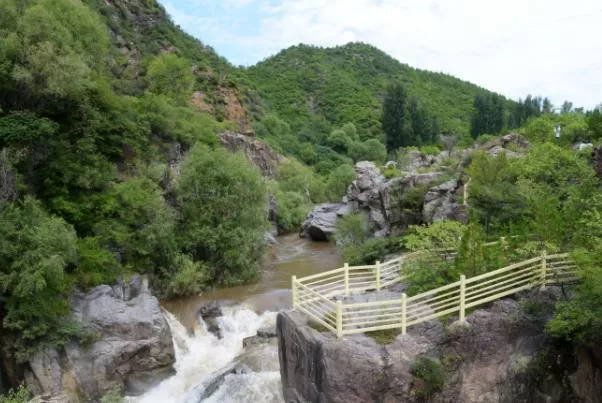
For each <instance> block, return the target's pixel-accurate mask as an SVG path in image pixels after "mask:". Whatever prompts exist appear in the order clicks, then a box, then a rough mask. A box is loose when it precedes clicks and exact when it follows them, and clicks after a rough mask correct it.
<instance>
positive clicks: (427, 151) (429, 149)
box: [420, 145, 441, 155]
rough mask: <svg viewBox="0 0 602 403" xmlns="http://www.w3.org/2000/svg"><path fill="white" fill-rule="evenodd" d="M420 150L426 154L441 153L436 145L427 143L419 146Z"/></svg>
mask: <svg viewBox="0 0 602 403" xmlns="http://www.w3.org/2000/svg"><path fill="white" fill-rule="evenodd" d="M420 152H421V153H422V154H426V155H439V154H440V153H441V150H440V149H439V147H437V146H434V145H428V146H422V147H420Z"/></svg>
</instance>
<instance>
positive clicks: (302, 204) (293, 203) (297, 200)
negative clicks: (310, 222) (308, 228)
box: [275, 190, 312, 233]
mask: <svg viewBox="0 0 602 403" xmlns="http://www.w3.org/2000/svg"><path fill="white" fill-rule="evenodd" d="M275 197H276V204H277V206H278V222H277V225H278V231H279V232H283V233H287V232H293V231H297V230H298V229H299V227H300V226H301V223H303V220H305V217H307V214H308V213H309V211H310V210H311V207H312V204H311V203H310V202H309V201H308V200H307V197H306V196H304V195H302V194H301V193H299V192H283V191H281V190H277V191H276V194H275Z"/></svg>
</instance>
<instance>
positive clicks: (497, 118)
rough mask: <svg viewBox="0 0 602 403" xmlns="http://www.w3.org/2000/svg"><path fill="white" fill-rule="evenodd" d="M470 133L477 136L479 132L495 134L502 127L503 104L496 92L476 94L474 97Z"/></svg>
mask: <svg viewBox="0 0 602 403" xmlns="http://www.w3.org/2000/svg"><path fill="white" fill-rule="evenodd" d="M473 105H474V110H473V114H472V118H471V125H470V134H471V135H472V137H473V138H477V137H478V136H480V135H481V134H497V133H499V132H500V131H501V130H502V128H503V127H504V105H503V99H502V97H501V96H499V95H496V94H491V95H489V96H487V95H477V96H476V97H475V99H474V104H473Z"/></svg>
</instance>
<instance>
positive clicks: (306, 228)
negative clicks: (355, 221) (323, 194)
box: [299, 203, 349, 241]
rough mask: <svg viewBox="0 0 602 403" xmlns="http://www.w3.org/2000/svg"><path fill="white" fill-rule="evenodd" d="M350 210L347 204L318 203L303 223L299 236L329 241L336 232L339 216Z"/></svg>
mask: <svg viewBox="0 0 602 403" xmlns="http://www.w3.org/2000/svg"><path fill="white" fill-rule="evenodd" d="M348 212H349V209H348V206H347V205H346V204H342V203H325V204H318V205H317V206H316V207H315V208H314V209H313V210H312V211H311V212H310V213H309V215H308V216H307V218H306V219H305V221H304V222H303V224H302V225H301V231H300V233H299V236H301V237H302V238H308V239H311V240H313V241H327V240H329V239H330V238H331V237H332V235H334V233H335V230H336V222H337V218H338V217H341V216H343V215H345V214H347V213H348Z"/></svg>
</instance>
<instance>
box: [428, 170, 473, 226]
mask: <svg viewBox="0 0 602 403" xmlns="http://www.w3.org/2000/svg"><path fill="white" fill-rule="evenodd" d="M461 191H463V186H462V184H461V182H459V181H458V180H456V179H451V180H449V181H447V182H444V183H442V184H440V185H438V186H433V187H432V188H429V190H428V191H427V192H426V194H425V195H424V205H423V207H422V220H423V221H424V222H425V223H429V224H430V223H433V222H435V221H440V220H455V221H460V222H463V223H466V222H468V218H469V217H468V207H467V206H464V205H463V204H461V203H457V202H456V194H457V193H458V192H461Z"/></svg>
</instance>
